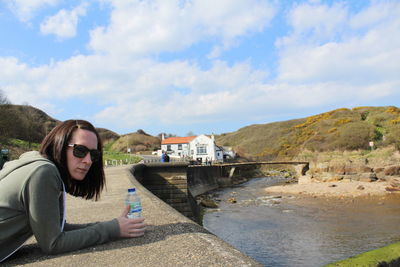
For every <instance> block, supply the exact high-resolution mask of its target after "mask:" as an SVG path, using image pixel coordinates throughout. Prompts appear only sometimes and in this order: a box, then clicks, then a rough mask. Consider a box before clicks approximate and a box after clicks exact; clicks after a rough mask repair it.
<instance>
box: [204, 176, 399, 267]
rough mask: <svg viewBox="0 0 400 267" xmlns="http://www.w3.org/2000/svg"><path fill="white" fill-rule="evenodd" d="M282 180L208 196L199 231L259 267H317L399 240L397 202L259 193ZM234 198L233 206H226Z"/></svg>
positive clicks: (252, 182)
mask: <svg viewBox="0 0 400 267" xmlns="http://www.w3.org/2000/svg"><path fill="white" fill-rule="evenodd" d="M284 182H285V178H283V177H266V178H253V179H251V180H250V181H248V182H246V183H243V184H241V185H238V186H234V187H230V188H225V189H222V190H218V191H214V192H211V193H210V194H212V195H213V198H214V199H217V200H220V202H219V208H218V209H206V211H205V214H204V217H203V226H204V227H205V228H206V229H207V230H209V231H210V232H212V233H214V234H215V235H217V236H218V237H220V238H221V239H223V240H225V241H226V242H228V243H229V244H231V245H232V246H234V247H235V248H237V249H239V250H240V251H242V252H243V253H245V254H247V255H248V256H250V257H252V258H253V259H255V260H257V261H258V262H260V263H261V264H263V265H264V266H274V267H279V266H288V267H295V266H298V267H300V266H302V267H312V266H322V265H325V264H328V263H332V262H335V261H338V260H341V259H345V258H348V257H351V256H354V255H357V254H360V253H363V252H366V251H369V250H372V249H376V248H379V247H382V246H386V245H389V244H391V243H394V242H398V241H400V227H399V225H400V197H398V196H388V197H379V198H378V197H375V198H357V199H337V200H336V199H335V200H332V199H330V200H329V199H326V198H313V197H305V196H286V195H279V194H271V193H266V192H264V190H263V189H264V188H265V187H267V186H272V185H276V184H282V183H284ZM233 199H235V200H236V201H237V202H236V203H231V202H230V201H232V200H233Z"/></svg>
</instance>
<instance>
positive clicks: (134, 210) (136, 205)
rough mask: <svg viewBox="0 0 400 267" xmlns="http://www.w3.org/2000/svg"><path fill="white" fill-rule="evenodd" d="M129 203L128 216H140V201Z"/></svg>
mask: <svg viewBox="0 0 400 267" xmlns="http://www.w3.org/2000/svg"><path fill="white" fill-rule="evenodd" d="M129 204H130V210H129V214H128V218H138V217H141V212H142V205H141V204H140V202H131V203H129Z"/></svg>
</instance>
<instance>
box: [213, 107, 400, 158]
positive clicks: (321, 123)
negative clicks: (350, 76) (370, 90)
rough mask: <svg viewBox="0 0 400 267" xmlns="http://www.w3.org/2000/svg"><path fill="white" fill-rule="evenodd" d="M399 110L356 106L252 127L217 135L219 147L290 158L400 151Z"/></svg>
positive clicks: (246, 154)
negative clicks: (336, 152)
mask: <svg viewBox="0 0 400 267" xmlns="http://www.w3.org/2000/svg"><path fill="white" fill-rule="evenodd" d="M399 136H400V109H399V108H397V107H393V106H389V107H357V108H353V109H346V108H342V109H336V110H332V111H329V112H325V113H321V114H318V115H314V116H310V117H307V118H302V119H296V120H289V121H282V122H274V123H268V124H258V125H250V126H247V127H244V128H241V129H239V130H238V131H236V132H232V133H227V134H221V135H219V136H216V142H217V144H218V145H222V146H230V147H233V149H234V150H235V151H237V153H238V154H239V155H240V156H242V157H247V158H253V159H266V160H271V159H291V158H294V157H296V156H297V155H298V154H299V153H301V151H304V150H309V151H320V152H324V151H333V150H341V151H345V150H358V149H369V142H370V141H373V142H374V145H375V146H376V147H386V146H390V145H395V146H396V148H397V149H400V139H399Z"/></svg>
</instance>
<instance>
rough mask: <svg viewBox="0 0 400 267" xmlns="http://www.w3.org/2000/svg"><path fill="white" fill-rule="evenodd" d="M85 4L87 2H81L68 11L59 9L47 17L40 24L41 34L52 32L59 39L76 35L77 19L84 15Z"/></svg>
mask: <svg viewBox="0 0 400 267" xmlns="http://www.w3.org/2000/svg"><path fill="white" fill-rule="evenodd" d="M87 6H88V4H87V3H82V4H81V5H79V6H78V7H76V8H74V9H72V10H70V11H68V10H65V9H61V10H60V11H58V13H57V14H55V15H54V16H51V17H47V18H46V19H45V21H44V22H42V23H41V24H40V32H41V33H42V34H54V35H56V36H57V37H58V38H59V39H65V38H71V37H74V36H75V35H76V28H77V25H78V19H79V17H81V16H84V15H86V9H87Z"/></svg>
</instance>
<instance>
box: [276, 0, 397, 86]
mask: <svg viewBox="0 0 400 267" xmlns="http://www.w3.org/2000/svg"><path fill="white" fill-rule="evenodd" d="M314 9H315V10H316V16H315V17H313V18H312V19H307V18H308V17H312V15H313V10H314ZM382 10H384V11H385V13H384V16H380V15H371V14H374V13H375V11H382ZM322 11H323V12H322ZM398 14H400V3H399V2H373V4H372V6H370V7H369V8H368V9H365V10H361V11H360V12H359V13H357V14H350V12H349V10H348V9H347V8H345V7H344V6H337V5H335V4H334V5H333V6H326V5H317V6H313V5H309V4H304V5H299V6H297V7H296V8H295V9H294V10H293V11H292V13H291V15H290V16H289V18H293V17H296V19H290V22H291V23H292V26H293V29H294V30H293V32H292V33H291V34H290V35H289V36H287V37H285V38H282V39H281V40H280V41H279V42H278V43H277V44H278V47H279V49H280V63H279V64H280V65H279V75H278V79H279V81H282V82H291V83H311V82H312V83H319V82H322V83H325V82H333V81H336V82H338V84H342V83H345V84H349V85H364V86H366V85H371V84H379V83H383V82H391V81H399V77H398V71H399V69H400V60H399V59H400V48H399V47H400V35H399V34H398V33H399V27H400V17H399V16H398ZM370 15H371V16H370ZM300 18H301V19H300ZM331 18H332V19H331ZM337 18H340V19H337ZM368 18H370V19H369V20H368ZM326 25H328V26H326ZM367 26H368V27H367ZM361 28H362V29H361ZM310 29H311V30H310ZM319 29H321V30H319ZM322 29H323V30H322ZM325 30H326V32H329V33H330V34H329V35H325V33H324V32H325ZM310 40H312V41H310ZM393 90H394V89H393Z"/></svg>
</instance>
